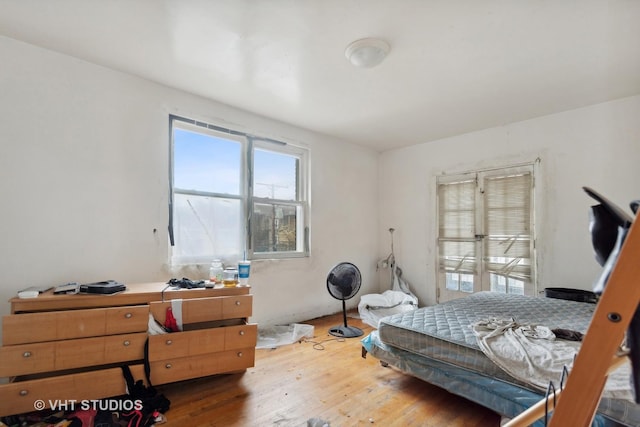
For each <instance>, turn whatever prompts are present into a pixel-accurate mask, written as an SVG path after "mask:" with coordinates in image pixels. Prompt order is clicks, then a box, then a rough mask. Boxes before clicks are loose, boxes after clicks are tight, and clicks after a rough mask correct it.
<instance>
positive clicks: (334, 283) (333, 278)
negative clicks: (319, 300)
mask: <svg viewBox="0 0 640 427" xmlns="http://www.w3.org/2000/svg"><path fill="white" fill-rule="evenodd" d="M361 284H362V276H361V275H360V270H358V267H356V266H355V265H353V264H351V263H350V262H341V263H340V264H338V265H336V266H335V267H333V268H332V269H331V271H330V272H329V274H328V275H327V290H328V291H329V294H331V296H332V297H334V298H335V299H339V300H341V301H342V317H343V320H344V326H335V327H333V328H331V329H329V333H330V334H331V335H333V336H336V337H343V338H355V337H359V336H360V335H362V330H361V329H359V328H356V327H354V326H348V325H347V307H346V304H345V301H346V300H348V299H350V298H353V296H354V295H355V294H357V293H358V290H360V285H361Z"/></svg>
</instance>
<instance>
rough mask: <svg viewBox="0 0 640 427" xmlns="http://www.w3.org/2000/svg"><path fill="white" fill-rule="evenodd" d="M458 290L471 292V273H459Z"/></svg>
mask: <svg viewBox="0 0 640 427" xmlns="http://www.w3.org/2000/svg"><path fill="white" fill-rule="evenodd" d="M460 290H461V291H462V292H469V293H471V292H473V274H461V275H460Z"/></svg>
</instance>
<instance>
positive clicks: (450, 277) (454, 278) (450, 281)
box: [445, 273, 459, 291]
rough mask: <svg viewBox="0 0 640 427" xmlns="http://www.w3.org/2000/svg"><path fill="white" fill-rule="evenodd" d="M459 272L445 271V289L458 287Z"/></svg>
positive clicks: (451, 289) (454, 289)
mask: <svg viewBox="0 0 640 427" xmlns="http://www.w3.org/2000/svg"><path fill="white" fill-rule="evenodd" d="M458 276H459V274H458V273H446V275H445V277H446V279H445V280H446V284H447V289H448V290H450V291H457V290H458V288H459V277H458Z"/></svg>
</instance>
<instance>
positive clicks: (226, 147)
mask: <svg viewBox="0 0 640 427" xmlns="http://www.w3.org/2000/svg"><path fill="white" fill-rule="evenodd" d="M173 144H174V145H173V147H174V148H173V149H174V151H173V176H174V182H173V185H174V187H175V188H179V189H181V190H197V191H205V192H209V193H222V194H233V195H239V194H240V190H241V187H240V185H241V178H240V177H241V172H242V167H241V166H242V164H241V162H242V144H240V143H239V142H237V141H232V140H229V139H224V138H219V137H215V136H213V135H210V134H205V133H196V132H191V131H188V130H184V129H178V128H174V132H173Z"/></svg>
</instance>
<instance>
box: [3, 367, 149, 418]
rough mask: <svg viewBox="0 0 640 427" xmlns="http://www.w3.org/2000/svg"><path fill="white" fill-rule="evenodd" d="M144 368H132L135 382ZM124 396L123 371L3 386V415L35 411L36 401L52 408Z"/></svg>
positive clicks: (52, 378)
mask: <svg viewBox="0 0 640 427" xmlns="http://www.w3.org/2000/svg"><path fill="white" fill-rule="evenodd" d="M143 369H144V368H143V367H142V365H135V366H132V367H131V372H132V374H133V376H134V379H136V380H137V379H142V378H144V370H143ZM124 393H126V388H125V381H124V377H123V375H122V369H120V368H109V369H104V370H99V371H92V372H82V373H77V374H70V375H62V376H58V377H50V378H42V379H33V380H28V381H19V382H13V383H9V384H2V385H0V416H5V415H13V414H20V413H24V412H30V411H33V410H34V406H35V405H36V404H37V403H36V402H37V401H38V402H39V401H42V402H44V404H45V406H47V407H49V404H50V402H60V401H71V400H75V401H77V402H80V401H82V400H91V399H101V398H104V397H109V396H117V395H121V394H124ZM38 409H40V408H38Z"/></svg>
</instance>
